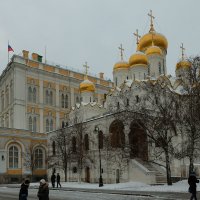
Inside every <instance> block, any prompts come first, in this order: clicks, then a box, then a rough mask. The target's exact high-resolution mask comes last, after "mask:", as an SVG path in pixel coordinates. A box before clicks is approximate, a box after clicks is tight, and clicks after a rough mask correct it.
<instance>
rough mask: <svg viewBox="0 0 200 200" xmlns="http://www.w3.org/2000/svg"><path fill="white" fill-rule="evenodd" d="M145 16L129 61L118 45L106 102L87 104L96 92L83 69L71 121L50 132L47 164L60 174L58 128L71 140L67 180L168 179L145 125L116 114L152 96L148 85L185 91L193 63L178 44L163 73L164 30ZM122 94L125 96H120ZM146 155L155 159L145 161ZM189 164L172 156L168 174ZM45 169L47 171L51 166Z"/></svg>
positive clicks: (185, 171) (182, 172) (177, 172)
mask: <svg viewBox="0 0 200 200" xmlns="http://www.w3.org/2000/svg"><path fill="white" fill-rule="evenodd" d="M149 16H150V17H151V24H150V30H149V32H148V33H147V34H145V35H143V36H142V37H140V36H139V35H138V31H137V32H136V33H135V35H136V38H137V50H136V52H135V53H134V54H133V55H131V56H130V58H129V61H125V60H124V59H123V48H122V45H121V46H120V47H119V49H120V50H121V60H120V61H119V62H117V63H116V64H115V65H114V67H113V82H114V87H113V88H112V89H111V90H110V92H109V93H108V94H107V96H106V102H105V104H104V105H100V104H98V102H92V103H91V99H93V98H94V95H95V92H96V91H95V87H94V84H93V83H92V82H91V81H89V80H88V78H87V74H86V76H85V80H84V81H83V82H82V83H80V93H81V97H82V101H81V103H78V104H75V106H73V108H72V110H71V112H70V113H69V126H67V127H65V128H64V129H59V130H57V131H55V132H51V133H50V134H49V135H48V143H49V147H50V148H49V154H50V155H52V160H51V166H52V168H53V169H54V170H56V171H57V172H60V173H61V174H62V177H64V173H63V169H62V161H61V160H60V157H59V152H60V150H59V147H58V146H57V147H56V144H57V141H56V140H58V138H59V133H60V132H65V134H66V135H67V137H68V139H69V143H68V144H67V149H68V150H69V151H68V155H69V157H68V161H67V162H68V165H67V166H68V168H67V171H66V173H67V177H68V178H67V180H68V181H85V182H92V183H97V182H100V180H101V181H102V180H104V183H119V182H127V181H140V182H145V183H148V184H156V183H157V184H158V183H166V171H165V169H164V167H163V162H160V161H158V160H156V158H155V157H154V155H153V154H154V151H155V150H156V149H157V147H158V146H156V145H157V144H155V143H152V141H151V140H150V138H148V136H147V132H146V130H145V129H143V128H141V126H139V124H138V122H137V121H136V120H133V119H129V118H128V117H127V118H123V120H121V119H122V115H123V114H122V113H121V114H119V111H120V109H121V108H125V107H129V106H132V108H134V110H132V111H134V112H137V111H138V110H137V109H138V107H139V106H140V104H141V102H145V101H146V100H147V99H148V98H149V97H150V96H151V94H150V93H149V91H148V87H150V86H151V85H161V86H166V88H167V89H168V90H169V91H172V92H173V94H175V95H177V96H179V95H182V94H183V93H184V89H183V85H184V84H185V80H186V79H187V76H188V70H189V69H190V67H191V64H190V62H189V61H187V59H186V58H185V56H184V48H183V46H182V47H181V48H182V58H181V59H180V60H179V61H178V63H177V64H176V77H172V76H171V75H167V65H166V56H167V48H168V41H167V39H166V37H165V36H164V35H162V34H160V33H158V32H156V30H155V28H154V25H153V19H154V17H153V15H152V13H150V14H149ZM186 82H187V81H186ZM124 97H128V98H127V99H125V101H124ZM122 98H123V101H122ZM147 106H148V105H147ZM147 108H148V107H147ZM169 109H170V107H169ZM122 110H123V109H122ZM116 112H117V113H118V116H117V117H116V115H115V113H116ZM120 115H121V116H120ZM80 127H81V128H80ZM178 142H180V138H179V137H177V138H176V140H175V143H178ZM52 144H54V145H52ZM131 147H132V148H131ZM52 152H54V153H53V154H52ZM150 160H153V161H154V162H149V161H150ZM197 162H198V161H197ZM188 165H189V164H188V160H187V159H186V160H185V159H180V160H178V159H174V160H172V161H171V175H172V177H179V178H181V177H187V176H188ZM198 166H199V165H198V163H195V169H196V173H197V174H199V172H200V171H199V170H200V168H199V167H198ZM49 172H50V173H49V174H51V172H52V169H50V171H49Z"/></svg>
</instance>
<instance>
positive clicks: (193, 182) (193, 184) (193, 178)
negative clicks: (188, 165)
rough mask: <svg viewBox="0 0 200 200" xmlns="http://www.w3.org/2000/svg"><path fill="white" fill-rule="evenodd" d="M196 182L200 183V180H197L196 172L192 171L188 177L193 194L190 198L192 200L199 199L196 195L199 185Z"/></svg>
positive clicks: (190, 190)
mask: <svg viewBox="0 0 200 200" xmlns="http://www.w3.org/2000/svg"><path fill="white" fill-rule="evenodd" d="M196 183H199V180H197V178H196V174H195V172H192V173H190V176H189V178H188V184H189V185H190V186H189V192H190V193H191V194H192V196H191V197H190V200H192V199H195V200H197V197H196V192H197V190H196V188H197V185H196Z"/></svg>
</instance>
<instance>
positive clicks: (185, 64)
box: [176, 60, 191, 70]
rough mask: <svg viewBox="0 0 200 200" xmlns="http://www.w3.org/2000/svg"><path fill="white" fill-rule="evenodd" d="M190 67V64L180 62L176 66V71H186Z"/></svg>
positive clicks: (185, 61)
mask: <svg viewBox="0 0 200 200" xmlns="http://www.w3.org/2000/svg"><path fill="white" fill-rule="evenodd" d="M190 67H191V63H190V62H189V61H187V60H181V61H179V62H178V63H177V64H176V70H178V69H188V68H190Z"/></svg>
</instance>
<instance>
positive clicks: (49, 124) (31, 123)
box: [28, 116, 54, 132]
mask: <svg viewBox="0 0 200 200" xmlns="http://www.w3.org/2000/svg"><path fill="white" fill-rule="evenodd" d="M37 124H38V123H37V117H35V116H33V117H32V116H30V117H29V119H28V129H29V130H30V131H32V132H37V126H38V125H37ZM53 124H54V123H53V119H46V121H45V130H46V132H50V131H53Z"/></svg>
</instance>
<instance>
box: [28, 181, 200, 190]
mask: <svg viewBox="0 0 200 200" xmlns="http://www.w3.org/2000/svg"><path fill="white" fill-rule="evenodd" d="M49 185H50V187H51V183H50V184H49ZM61 185H62V187H63V188H65V187H66V188H82V189H84V188H85V189H106V190H109V189H110V190H129V191H156V192H188V183H187V180H184V181H179V182H177V183H174V184H173V185H172V186H168V185H155V186H151V185H147V184H144V183H140V182H128V183H118V184H104V186H103V187H99V186H98V183H97V184H90V183H77V182H62V183H61ZM31 186H39V183H31ZM197 191H200V184H197Z"/></svg>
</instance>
